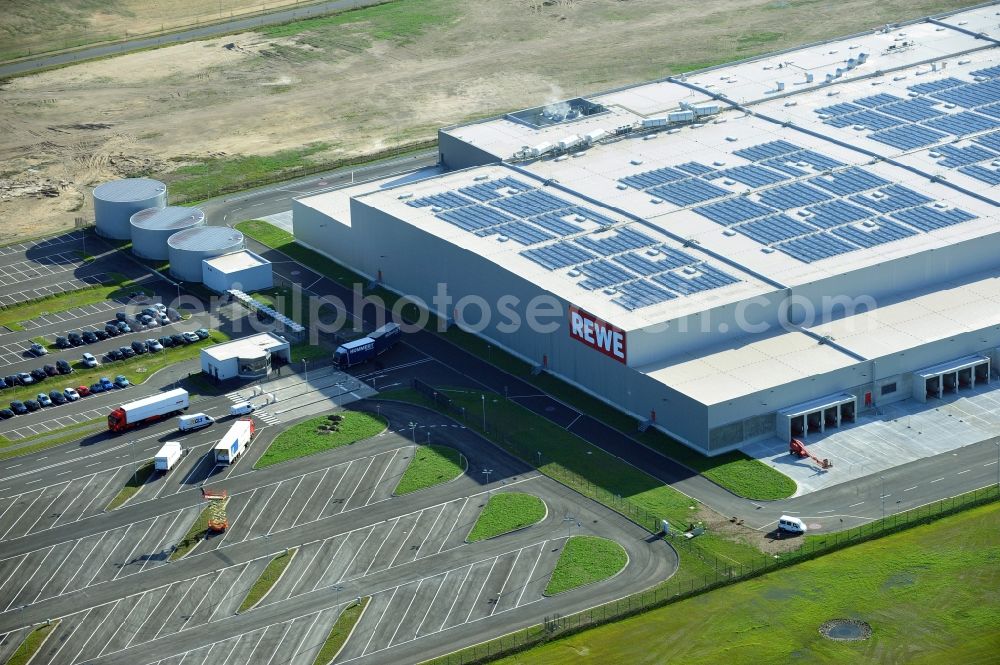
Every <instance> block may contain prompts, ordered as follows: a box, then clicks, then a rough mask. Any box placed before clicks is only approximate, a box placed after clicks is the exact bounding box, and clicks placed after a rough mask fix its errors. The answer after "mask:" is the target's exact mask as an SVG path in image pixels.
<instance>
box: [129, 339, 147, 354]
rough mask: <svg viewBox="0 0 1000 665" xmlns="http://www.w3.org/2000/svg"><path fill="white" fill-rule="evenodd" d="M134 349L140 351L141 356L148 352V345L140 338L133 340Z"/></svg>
mask: <svg viewBox="0 0 1000 665" xmlns="http://www.w3.org/2000/svg"><path fill="white" fill-rule="evenodd" d="M132 350H133V351H135V352H136V353H138V354H139V355H140V356H141V355H142V354H144V353H146V345H145V344H144V343H143V342H140V341H139V340H135V341H134V342H132Z"/></svg>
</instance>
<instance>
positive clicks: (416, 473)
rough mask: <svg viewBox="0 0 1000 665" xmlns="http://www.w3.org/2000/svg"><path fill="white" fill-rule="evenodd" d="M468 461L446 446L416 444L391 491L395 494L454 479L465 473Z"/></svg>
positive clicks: (406, 492)
mask: <svg viewBox="0 0 1000 665" xmlns="http://www.w3.org/2000/svg"><path fill="white" fill-rule="evenodd" d="M468 467H469V461H468V460H467V459H465V455H463V454H462V453H460V452H458V451H457V450H455V449H454V448H449V447H448V446H436V445H429V446H417V448H416V449H415V450H414V452H413V459H411V460H410V463H409V464H408V465H407V466H406V471H404V472H403V475H402V477H401V478H400V479H399V484H398V485H396V490H395V491H394V492H393V494H395V495H396V496H400V495H402V494H409V493H410V492H416V491H417V490H422V489H427V488H428V487H433V486H434V485H438V484H440V483H446V482H448V481H449V480H454V479H455V478H458V477H459V476H460V475H462V474H463V473H465V470H466V469H467V468H468Z"/></svg>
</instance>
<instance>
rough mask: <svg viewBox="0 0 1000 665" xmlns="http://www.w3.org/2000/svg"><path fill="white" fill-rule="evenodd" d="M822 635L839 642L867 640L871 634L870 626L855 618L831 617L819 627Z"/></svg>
mask: <svg viewBox="0 0 1000 665" xmlns="http://www.w3.org/2000/svg"><path fill="white" fill-rule="evenodd" d="M819 632H820V634H821V635H822V636H823V637H826V638H828V639H831V640H838V641H841V642H856V641H860V640H867V639H868V638H869V637H871V636H872V627H871V626H870V625H868V623H867V622H865V621H859V620H857V619H833V620H832V621H827V622H826V623H824V624H823V625H822V626H820V627H819Z"/></svg>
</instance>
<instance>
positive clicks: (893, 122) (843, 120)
mask: <svg viewBox="0 0 1000 665" xmlns="http://www.w3.org/2000/svg"><path fill="white" fill-rule="evenodd" d="M823 122H825V123H826V124H828V125H833V126H834V127H847V126H848V125H863V126H864V127H865V128H867V129H874V130H876V131H877V130H880V129H888V128H890V127H898V126H899V125H902V124H903V122H904V121H902V120H900V119H899V118H893V117H892V116H889V115H884V114H882V113H878V112H877V111H861V112H860V113H851V114H850V115H838V116H837V117H835V118H831V119H829V120H824V121H823Z"/></svg>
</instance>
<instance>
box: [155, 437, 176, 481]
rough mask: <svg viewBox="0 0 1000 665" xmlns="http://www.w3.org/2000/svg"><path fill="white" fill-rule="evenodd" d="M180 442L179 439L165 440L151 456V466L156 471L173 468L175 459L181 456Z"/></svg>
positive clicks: (165, 470)
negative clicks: (154, 454) (153, 455)
mask: <svg viewBox="0 0 1000 665" xmlns="http://www.w3.org/2000/svg"><path fill="white" fill-rule="evenodd" d="M181 455H182V451H181V444H180V442H179V441H167V442H166V443H164V444H163V447H162V448H160V449H159V451H157V453H156V456H155V457H154V458H153V468H155V469H156V470H157V471H163V472H164V473H166V472H167V471H170V469H172V468H174V465H175V464H177V460H179V459H180V458H181Z"/></svg>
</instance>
